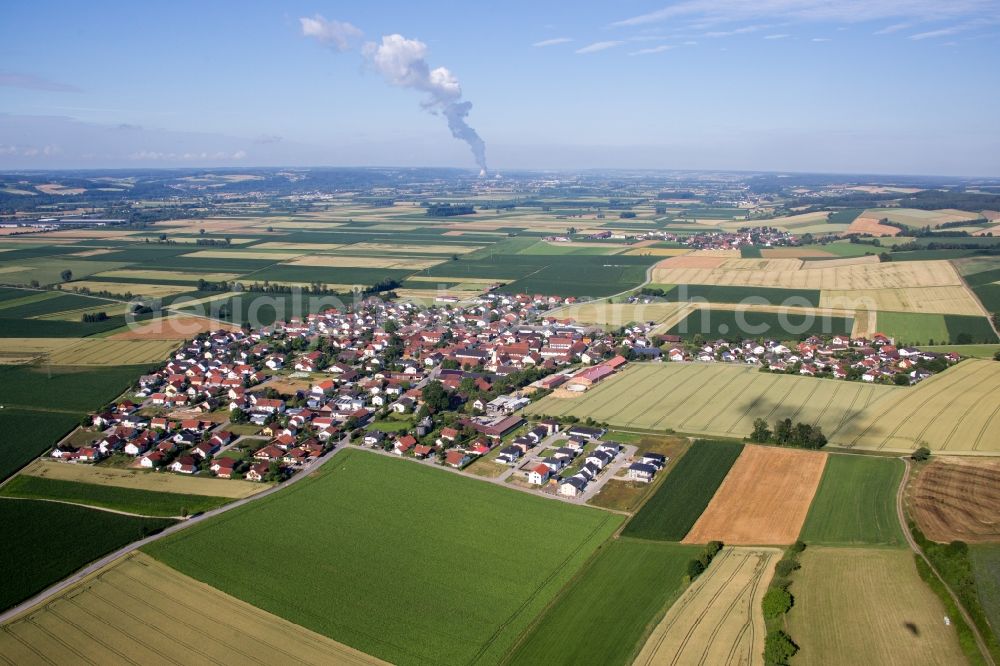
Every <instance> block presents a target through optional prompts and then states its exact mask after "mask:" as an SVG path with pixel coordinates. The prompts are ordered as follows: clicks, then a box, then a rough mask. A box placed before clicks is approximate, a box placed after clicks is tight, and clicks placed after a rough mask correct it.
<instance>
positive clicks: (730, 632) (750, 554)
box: [634, 548, 781, 666]
mask: <svg viewBox="0 0 1000 666" xmlns="http://www.w3.org/2000/svg"><path fill="white" fill-rule="evenodd" d="M780 557H781V551H780V550H778V549H777V548H724V549H723V550H722V551H720V552H719V553H718V554H717V555H716V556H715V558H714V559H713V560H712V563H711V565H710V566H709V567H708V570H707V571H706V572H705V573H704V574H702V575H701V576H699V577H698V578H697V579H696V580H695V581H694V583H692V584H691V586H690V587H688V589H687V590H685V591H684V594H683V595H682V596H681V598H680V599H679V600H678V601H677V602H676V603H674V604H673V605H672V606H671V607H670V610H669V611H667V614H666V616H665V617H664V618H663V620H662V621H661V622H660V623H659V625H657V627H656V629H654V630H653V633H652V634H651V635H650V636H649V639H648V640H647V641H646V644H645V645H644V646H643V648H642V651H641V652H640V653H639V656H638V658H636V660H635V662H634V663H635V664H636V665H637V666H640V665H641V666H646V665H650V666H651V665H653V664H678V663H681V664H759V663H762V662H761V655H762V654H763V653H764V634H765V633H766V632H765V627H764V615H763V613H762V611H761V601H762V599H763V598H764V593H765V592H766V591H767V586H768V584H769V583H770V582H771V578H772V576H773V575H774V564H775V562H776V561H777V560H778V559H779V558H780Z"/></svg>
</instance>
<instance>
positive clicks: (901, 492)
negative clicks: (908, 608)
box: [896, 456, 996, 666]
mask: <svg viewBox="0 0 1000 666" xmlns="http://www.w3.org/2000/svg"><path fill="white" fill-rule="evenodd" d="M900 460H902V461H903V466H904V470H903V478H902V479H900V482H899V489H898V490H897V491H896V515H897V517H898V518H899V526H900V528H902V530H903V536H904V537H906V543H908V544H909V546H910V549H911V550H912V551H913V552H914V553H916V554H917V555H919V556H920V559H922V560H923V561H924V562H925V563H926V564H927V566H928V568H929V569H930V571H931V573H932V574H934V577H935V578H937V579H938V581H939V582H940V583H941V585H943V586H944V589H946V590H948V596H950V597H951V600H952V602H953V603H954V604H955V608H957V609H958V612H959V613H961V614H962V619H963V620H965V623H966V624H967V625H968V626H969V630H970V631H971V632H972V636H973V638H975V639H976V647H977V648H978V649H979V652H980V654H982V656H983V660H984V661H985V662H986V664H987V666H996V662H995V661H994V660H993V655H992V654H991V653H990V650H989V647H987V645H986V641H985V640H983V635H982V634H981V633H979V627H978V626H976V623H975V622H973V621H972V616H971V615H969V611H967V610H965V606H963V605H962V601H961V600H960V599H959V598H958V595H956V594H955V591H954V590H952V589H951V586H950V585H948V583H947V581H945V579H944V578H942V576H941V574H940V573H938V570H937V568H936V567H935V566H934V564H933V563H932V562H931V560H930V558H929V557H927V555H925V554H924V551H923V550H921V548H920V545H919V544H917V541H916V539H914V538H913V534H911V533H910V528H909V523H908V522H907V520H906V508H905V502H904V498H905V496H906V486H907V484H908V483H909V480H910V468H911V464H910V459H909V457H907V456H900Z"/></svg>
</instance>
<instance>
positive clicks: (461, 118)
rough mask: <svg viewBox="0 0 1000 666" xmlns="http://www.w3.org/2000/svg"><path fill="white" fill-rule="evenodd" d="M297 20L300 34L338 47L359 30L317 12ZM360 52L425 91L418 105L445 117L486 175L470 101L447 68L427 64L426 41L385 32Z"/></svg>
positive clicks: (387, 73)
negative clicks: (463, 94)
mask: <svg viewBox="0 0 1000 666" xmlns="http://www.w3.org/2000/svg"><path fill="white" fill-rule="evenodd" d="M299 20H300V22H301V23H302V34H303V35H305V36H306V37H312V38H314V39H317V40H319V41H320V42H321V43H324V44H329V45H330V46H332V47H333V48H335V49H336V50H338V51H345V50H347V49H349V48H350V41H351V40H352V39H353V38H354V37H356V36H359V35H360V34H361V31H360V30H358V29H357V28H355V27H354V26H353V25H351V24H350V23H340V22H338V21H327V20H326V19H324V18H323V17H322V16H319V15H317V16H315V17H314V18H302V19H299ZM361 54H362V55H363V56H364V58H365V60H366V61H367V63H368V65H369V66H370V67H371V68H372V69H374V70H375V71H377V72H378V73H379V74H381V75H382V78H384V79H385V80H386V82H387V83H389V84H390V85H393V86H399V87H401V88H411V89H413V90H417V91H419V92H422V93H426V94H427V98H426V99H425V100H424V101H423V102H422V103H421V106H423V108H424V109H426V110H427V111H430V112H431V113H434V114H440V115H442V116H444V117H445V119H446V120H447V121H448V129H449V130H451V135H452V136H453V137H455V138H456V139H461V140H462V141H464V142H465V143H467V144H468V145H469V149H470V150H471V151H472V154H473V156H474V157H475V159H476V164H478V165H479V168H480V169H481V172H482V174H484V175H485V172H486V143H485V142H484V141H483V139H482V138H481V137H480V136H479V134H477V133H476V130H474V129H472V127H470V126H469V123H468V122H466V118H467V117H468V115H469V110H470V109H471V108H472V102H469V101H467V100H462V86H461V85H460V84H459V83H458V78H456V77H455V75H454V74H452V73H451V71H450V70H449V69H448V68H446V67H437V68H435V69H431V67H430V65H428V64H427V45H426V44H424V43H423V42H421V41H420V40H417V39H407V38H406V37H403V36H402V35H399V34H392V35H384V36H383V37H382V41H381V43H377V42H367V43H366V44H365V45H364V46H363V47H362V48H361Z"/></svg>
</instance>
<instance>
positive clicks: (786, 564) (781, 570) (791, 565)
mask: <svg viewBox="0 0 1000 666" xmlns="http://www.w3.org/2000/svg"><path fill="white" fill-rule="evenodd" d="M800 566H802V565H800V564H799V563H798V562H797V561H795V560H793V559H790V558H785V559H782V560H779V561H778V564H777V565H775V567H774V575H775V576H779V577H781V578H788V576H789V575H790V574H791V573H792V572H793V571H795V570H796V569H798V568H799V567H800Z"/></svg>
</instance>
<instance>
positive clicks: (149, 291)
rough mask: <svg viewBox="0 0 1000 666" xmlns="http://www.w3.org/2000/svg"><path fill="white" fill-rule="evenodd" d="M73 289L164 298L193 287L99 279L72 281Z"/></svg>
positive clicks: (70, 284) (71, 286) (70, 285)
mask: <svg viewBox="0 0 1000 666" xmlns="http://www.w3.org/2000/svg"><path fill="white" fill-rule="evenodd" d="M69 287H70V288H72V289H88V290H90V291H92V292H100V291H107V292H110V293H112V294H135V295H137V296H148V297H150V298H163V297H165V296H173V295H175V294H182V293H184V292H185V291H191V287H189V286H185V285H172V284H149V283H146V284H143V283H139V282H102V281H99V280H77V281H75V282H70V283H69Z"/></svg>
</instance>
